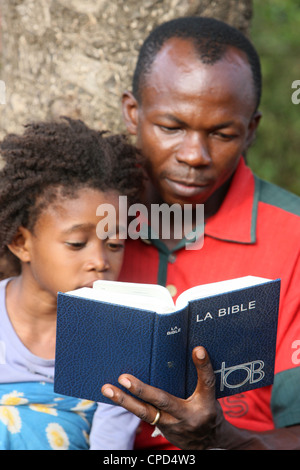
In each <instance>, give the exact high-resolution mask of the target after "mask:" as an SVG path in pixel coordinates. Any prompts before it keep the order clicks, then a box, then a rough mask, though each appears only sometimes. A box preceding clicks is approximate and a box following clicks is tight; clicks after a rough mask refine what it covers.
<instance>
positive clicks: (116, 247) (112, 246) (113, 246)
mask: <svg viewBox="0 0 300 470" xmlns="http://www.w3.org/2000/svg"><path fill="white" fill-rule="evenodd" d="M107 247H108V248H109V250H111V251H121V250H123V248H124V243H120V242H113V241H108V242H107Z"/></svg>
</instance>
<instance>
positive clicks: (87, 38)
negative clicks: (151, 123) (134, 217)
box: [0, 0, 252, 136]
mask: <svg viewBox="0 0 300 470" xmlns="http://www.w3.org/2000/svg"><path fill="white" fill-rule="evenodd" d="M188 15H204V16H213V17H215V18H218V19H222V20H224V21H226V22H228V23H230V24H232V25H234V26H236V27H237V28H239V29H241V30H242V31H243V32H244V33H246V34H248V31H249V23H250V20H251V16H252V0H215V1H209V0H185V1H182V0H142V1H140V0H115V1H111V0H85V1H84V2H83V1H82V0H2V3H1V22H2V41H1V43H2V54H1V55H2V58H1V64H2V69H1V74H0V79H2V80H4V81H5V84H6V104H5V105H0V106H1V119H2V123H1V131H0V135H1V134H2V136H3V134H5V133H6V132H22V129H23V125H24V124H25V123H26V122H28V121H36V120H44V119H52V118H56V117H58V116H60V115H68V116H70V117H75V118H80V119H83V120H84V121H85V122H86V123H87V124H88V125H90V126H92V127H95V128H102V129H110V130H112V131H113V132H120V131H123V130H124V127H123V123H122V116H121V112H120V98H121V94H122V91H123V90H124V89H126V88H130V86H131V85H130V84H131V77H132V73H133V69H134V66H135V62H136V57H137V51H138V49H139V47H140V45H141V43H142V42H143V40H144V38H145V37H146V36H147V35H148V33H149V32H150V31H151V29H152V28H153V27H154V26H156V25H157V24H159V23H161V22H163V21H166V20H170V19H172V18H175V17H178V16H188Z"/></svg>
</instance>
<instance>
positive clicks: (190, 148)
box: [176, 132, 211, 167]
mask: <svg viewBox="0 0 300 470" xmlns="http://www.w3.org/2000/svg"><path fill="white" fill-rule="evenodd" d="M176 158H177V160H178V161H179V162H181V163H185V164H186V165H189V166H194V167H198V166H207V165H209V164H210V162H211V158H210V154H209V150H208V145H207V142H206V140H205V138H204V137H203V136H201V135H200V134H199V133H196V132H193V133H187V134H186V136H185V137H184V139H183V141H182V143H181V145H180V147H179V149H178V151H177V154H176Z"/></svg>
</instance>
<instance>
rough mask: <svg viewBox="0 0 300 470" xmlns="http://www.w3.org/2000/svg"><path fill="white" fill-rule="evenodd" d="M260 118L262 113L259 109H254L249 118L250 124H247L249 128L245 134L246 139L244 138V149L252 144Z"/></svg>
mask: <svg viewBox="0 0 300 470" xmlns="http://www.w3.org/2000/svg"><path fill="white" fill-rule="evenodd" d="M261 118H262V113H261V112H260V111H256V112H255V113H254V114H253V116H252V119H251V121H250V124H249V128H248V136H247V140H246V148H245V150H247V149H248V148H249V147H250V146H251V145H252V143H253V141H254V140H255V137H256V129H257V128H258V124H259V122H260V120H261Z"/></svg>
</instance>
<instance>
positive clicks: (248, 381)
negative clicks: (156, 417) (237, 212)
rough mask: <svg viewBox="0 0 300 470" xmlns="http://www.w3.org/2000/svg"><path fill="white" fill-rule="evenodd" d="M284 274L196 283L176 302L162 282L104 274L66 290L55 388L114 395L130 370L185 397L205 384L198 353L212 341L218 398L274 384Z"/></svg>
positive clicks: (61, 299) (78, 393)
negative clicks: (111, 387)
mask: <svg viewBox="0 0 300 470" xmlns="http://www.w3.org/2000/svg"><path fill="white" fill-rule="evenodd" d="M279 292H280V280H279V279H277V280H269V279H264V278H259V277H254V276H246V277H242V278H237V279H232V280H226V281H222V282H216V283H211V284H206V285H202V286H197V287H193V288H191V289H188V290H187V291H185V292H183V293H182V294H181V295H180V296H179V297H178V298H177V301H176V304H174V302H173V299H172V297H171V295H170V293H169V291H168V290H167V289H166V288H165V287H162V286H158V285H151V284H138V283H126V282H124V283H123V282H116V281H96V282H95V283H94V285H93V288H92V289H91V288H81V289H77V290H75V291H71V292H67V293H61V292H59V293H58V310H57V339H56V359H55V381H54V390H55V391H56V392H57V393H61V394H64V395H70V396H75V397H79V398H86V399H89V400H94V401H101V402H107V403H108V402H109V403H111V402H110V401H109V400H108V399H106V398H105V397H104V396H103V395H102V394H101V387H102V385H104V384H105V383H111V384H115V385H118V382H117V379H118V377H119V375H120V374H122V373H129V374H133V375H135V376H136V377H138V378H139V379H140V380H142V381H143V382H146V383H148V384H150V385H153V386H155V387H158V388H161V389H163V390H165V391H168V392H169V393H172V394H173V395H176V396H178V397H181V398H187V397H188V396H190V395H191V394H192V393H193V391H194V389H195V386H196V383H197V375H196V369H195V366H194V364H193V362H192V358H191V353H192V350H193V348H194V347H195V346H199V345H202V346H204V347H205V348H206V349H207V351H208V353H209V356H210V359H211V362H212V365H213V368H214V371H215V374H216V396H217V398H220V397H224V396H227V395H232V394H235V393H241V392H244V391H247V390H251V389H254V388H258V387H263V386H267V385H270V384H271V383H272V382H273V377H274V358H275V346H276V332H277V317H278V305H279Z"/></svg>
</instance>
